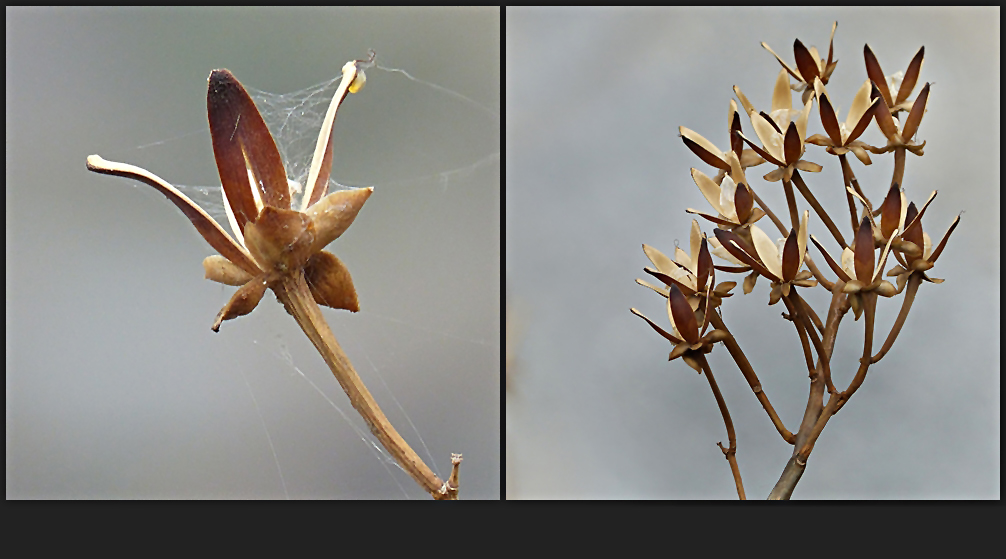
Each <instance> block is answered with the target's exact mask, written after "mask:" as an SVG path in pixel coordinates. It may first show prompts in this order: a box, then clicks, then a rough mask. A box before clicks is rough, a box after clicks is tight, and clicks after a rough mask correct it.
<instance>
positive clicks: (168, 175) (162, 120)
mask: <svg viewBox="0 0 1006 559" xmlns="http://www.w3.org/2000/svg"><path fill="white" fill-rule="evenodd" d="M6 22H7V43H6V52H7V56H6V62H7V64H6V70H7V97H6V99H7V138H6V142H7V143H6V148H7V149H6V155H7V170H6V179H7V192H6V208H7V211H6V217H7V221H6V234H7V242H6V247H7V261H6V262H7V290H6V295H7V307H6V310H7V312H6V332H7V335H6V344H7V345H6V350H7V353H6V356H7V357H6V364H7V377H6V389H7V398H6V443H7V446H6V449H7V462H6V466H7V469H6V473H7V475H6V490H7V493H6V494H7V498H18V499H20V498H284V497H290V498H392V499H395V498H399V499H400V498H428V496H426V495H425V494H424V493H423V491H421V490H420V489H419V487H418V486H417V485H416V484H415V483H414V482H413V481H412V480H411V479H410V478H409V477H408V476H406V475H405V474H404V473H402V472H401V471H399V470H398V469H397V467H396V466H395V465H394V464H392V463H388V460H387V459H386V458H385V457H383V456H382V455H380V454H378V453H377V451H375V450H374V449H373V448H372V443H373V442H375V440H374V437H373V436H371V435H370V434H369V432H368V430H367V427H366V426H365V425H364V423H363V421H362V420H360V419H359V417H358V414H357V413H356V411H355V410H354V409H353V408H352V406H351V405H350V404H349V401H348V399H347V398H346V396H345V394H344V393H343V392H342V390H341V388H340V387H339V386H338V384H337V383H336V382H335V380H334V378H333V377H332V375H331V373H329V372H328V370H327V368H326V367H325V365H324V363H323V362H322V360H321V358H320V357H319V356H318V354H317V352H316V351H315V350H314V348H313V347H312V346H311V345H310V343H309V342H308V340H307V338H306V337H305V336H304V334H303V333H301V332H300V330H299V329H298V327H297V325H296V323H295V322H294V321H293V320H292V319H291V318H290V317H289V316H288V315H287V314H286V313H285V312H284V311H283V309H282V307H281V305H279V304H277V303H276V300H275V297H274V296H273V295H271V294H267V295H266V297H265V298H264V299H263V301H262V303H261V304H260V306H259V308H258V309H256V310H255V312H253V313H252V314H251V315H249V316H246V317H241V318H240V319H237V320H233V321H228V322H226V323H224V325H223V326H222V327H221V329H220V332H219V333H217V334H214V333H213V332H211V331H210V325H211V324H212V322H213V319H214V317H215V315H216V313H217V312H218V311H219V310H220V308H221V307H222V306H223V305H224V304H225V303H226V302H227V300H228V299H229V298H230V296H231V295H232V294H233V292H234V288H231V287H226V286H221V285H219V284H216V283H212V282H209V281H207V280H205V279H203V269H202V265H201V262H202V259H203V258H204V257H206V256H208V255H209V254H212V252H213V251H212V249H211V248H210V247H209V246H208V245H207V244H206V242H205V241H204V240H203V239H202V238H201V237H200V236H199V235H198V233H196V231H195V229H194V228H193V227H192V225H191V224H190V223H189V222H188V220H187V219H185V217H184V216H183V215H182V214H181V213H180V212H179V211H178V210H177V209H176V208H175V207H174V206H173V205H172V204H170V203H169V202H168V201H167V200H165V199H164V197H163V196H161V195H160V194H157V193H156V192H154V191H153V189H151V188H149V187H147V186H143V185H137V184H135V183H132V182H130V181H127V180H124V179H121V178H115V177H108V176H103V175H97V174H93V173H89V172H87V170H86V169H85V166H84V161H85V158H86V157H87V156H88V155H89V154H92V153H97V154H100V155H101V156H103V157H105V158H106V159H110V160H115V161H124V162H128V163H133V164H136V165H140V166H142V167H145V168H147V169H149V170H150V171H152V172H154V173H156V174H158V175H160V176H161V177H163V178H164V179H166V180H168V181H169V182H172V183H174V184H178V185H187V186H207V185H208V186H213V185H219V182H218V181H219V179H218V177H217V171H216V166H215V163H214V160H213V155H212V148H211V145H210V140H209V133H208V127H207V123H206V78H207V76H208V75H209V73H210V71H211V70H212V69H214V68H222V67H225V68H229V69H230V70H231V71H232V72H233V73H234V74H235V75H236V76H237V77H238V78H239V79H240V80H241V81H242V83H244V84H245V85H246V86H247V87H249V88H255V89H257V90H262V91H268V92H273V93H280V94H285V93H289V92H295V91H300V90H304V89H306V88H309V87H311V86H314V85H315V84H318V83H321V82H325V81H328V80H331V79H332V78H336V77H338V76H339V75H340V70H341V68H342V66H343V64H344V63H345V62H346V61H348V60H352V59H356V58H365V57H366V56H367V50H368V49H374V50H375V51H376V52H377V63H378V64H379V65H382V66H385V67H388V68H396V69H401V70H404V71H406V72H408V73H409V74H410V75H412V76H414V77H415V78H417V79H419V80H423V81H425V82H428V83H420V82H417V81H412V80H410V79H408V78H407V77H406V76H405V75H404V74H402V73H399V72H389V71H382V70H380V69H377V68H374V69H370V70H367V77H368V81H367V86H366V88H365V89H363V90H362V91H361V92H360V93H358V94H356V95H352V96H350V97H349V98H348V99H347V100H346V102H345V103H344V104H343V106H342V108H341V109H340V111H339V118H338V121H337V123H336V126H335V146H334V153H335V162H334V166H333V177H334V179H335V180H336V181H338V182H339V183H341V184H344V185H351V186H368V185H373V186H374V187H375V191H374V195H373V196H372V197H371V198H370V200H369V201H368V202H367V204H366V206H365V208H364V209H363V211H362V212H361V214H360V216H359V218H358V219H357V220H356V222H355V223H354V225H353V227H352V228H351V229H350V230H349V231H348V232H347V233H346V234H345V235H344V236H343V237H342V238H340V239H339V240H338V241H336V242H335V243H333V245H331V246H330V250H331V251H332V252H334V253H335V254H337V255H338V256H339V257H340V258H341V259H342V260H343V261H344V262H345V263H346V265H347V266H348V268H349V269H350V271H351V273H352V275H353V279H354V282H355V284H356V287H357V290H358V292H359V295H360V302H361V307H362V311H361V312H360V313H358V314H351V313H348V312H345V311H332V310H330V309H327V310H325V311H324V314H325V316H326V318H327V319H328V321H329V323H330V324H331V325H332V328H333V329H334V331H335V333H336V336H337V337H338V338H339V340H340V341H341V343H342V345H343V347H344V349H345V350H346V352H347V353H348V355H349V357H350V359H351V360H352V361H353V362H354V364H355V365H356V368H357V369H358V370H359V372H360V374H361V376H362V377H363V379H364V381H365V382H366V383H367V385H368V386H369V387H370V388H371V391H372V392H373V393H374V395H375V397H376V398H377V400H378V402H379V403H380V405H381V406H382V408H383V409H384V410H385V412H386V413H387V414H388V415H389V417H390V418H391V420H392V422H393V423H394V424H395V425H396V426H397V428H398V429H399V431H400V432H401V433H402V435H403V436H404V437H405V438H406V439H407V440H408V441H409V442H410V443H411V444H412V445H413V447H414V448H416V450H417V451H418V452H419V453H420V455H421V456H423V457H424V458H425V459H426V460H427V461H428V463H429V462H432V463H430V466H431V467H433V468H434V469H436V470H437V471H438V473H439V474H440V475H441V476H442V477H445V478H446V476H447V475H449V474H450V456H451V453H455V452H461V453H463V454H464V463H463V465H462V470H461V482H462V486H461V496H462V498H467V499H474V498H498V497H499V496H500V462H501V457H500V447H501V446H502V445H501V443H500V437H499V433H500V401H501V397H500V388H499V387H500V381H499V374H500V365H499V363H500V361H501V354H500V349H499V347H500V343H499V340H500V322H501V320H500V301H501V299H502V296H501V294H500V277H501V274H500V260H501V258H500V250H499V246H500V238H499V230H500V221H499V216H500V213H501V212H500V205H499V199H500V197H499V175H500V169H499V167H500V165H499V151H500V137H501V134H500V129H499V128H500V127H499V103H500V101H499V100H500V89H499V87H500V84H499V81H500V80H499V76H500V35H499V32H500V11H499V10H498V9H496V8H492V9H489V8H476V9H433V10H425V9H25V8H14V9H12V8H8V9H7V11H6ZM333 89H334V86H333V87H332V88H330V89H329V90H328V91H329V95H330V94H331V91H332V90H333ZM287 99H289V98H287ZM325 105H327V103H326V104H325ZM325 105H323V106H322V108H321V110H320V112H316V113H313V118H314V119H315V122H314V125H313V126H309V127H307V128H306V129H304V130H303V132H304V133H303V134H302V136H305V137H307V138H308V139H309V142H308V145H309V147H307V148H306V149H308V150H313V146H314V137H315V136H316V134H317V129H318V126H319V125H320V118H321V115H323V114H324V109H325ZM267 116H268V115H267ZM307 117H308V118H307V120H308V121H310V120H311V117H312V113H309V114H308V115H307ZM302 124H303V123H302ZM299 149H301V150H303V149H305V148H303V147H301V148H299ZM187 192H190V193H191V192H193V191H192V190H188V191H187ZM301 373H303V375H304V376H303V377H302V376H301ZM306 379H309V380H306ZM312 383H313V384H314V385H316V386H317V388H318V391H316V389H315V388H314V387H313V386H312ZM319 391H320V392H321V394H319ZM329 400H330V401H331V404H330V403H329ZM333 404H334V406H336V407H337V408H338V410H337V409H335V407H333ZM403 410H404V412H403ZM340 411H341V412H343V413H345V414H346V416H348V417H349V419H348V420H347V419H344V418H343V417H342V416H341V415H340ZM413 426H414V427H413ZM427 448H428V452H427ZM429 455H431V456H432V459H431V458H428V457H427V456H429Z"/></svg>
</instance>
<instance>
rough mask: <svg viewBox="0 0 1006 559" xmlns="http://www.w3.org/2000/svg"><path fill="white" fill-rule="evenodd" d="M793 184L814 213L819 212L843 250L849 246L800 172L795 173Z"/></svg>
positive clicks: (819, 215)
mask: <svg viewBox="0 0 1006 559" xmlns="http://www.w3.org/2000/svg"><path fill="white" fill-rule="evenodd" d="M793 184H795V185H796V187H797V188H798V189H799V190H800V194H803V197H804V198H806V199H807V202H808V203H809V204H810V207H812V208H814V211H815V212H817V215H818V217H820V218H821V221H823V222H824V224H825V226H827V227H828V230H829V231H831V234H832V236H834V237H835V240H836V241H838V244H839V245H841V246H842V248H845V247H847V246H849V245H847V244H845V238H844V237H842V233H841V231H839V230H838V227H837V226H836V225H835V222H834V221H832V220H831V216H830V215H828V212H826V211H824V208H822V207H821V203H820V202H818V201H817V198H816V197H815V196H814V193H813V192H811V191H810V189H809V188H807V183H805V182H803V177H802V176H800V171H793Z"/></svg>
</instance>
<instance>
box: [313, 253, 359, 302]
mask: <svg viewBox="0 0 1006 559" xmlns="http://www.w3.org/2000/svg"><path fill="white" fill-rule="evenodd" d="M304 277H305V278H306V279H307V284H308V286H310V287H311V294H312V295H314V300H315V301H317V303H318V304H319V305H325V306H328V307H332V308H333V309H346V310H347V311H352V312H359V310H360V303H359V301H358V300H357V297H356V288H355V287H353V278H352V277H350V275H349V270H348V269H347V268H346V265H345V264H343V263H342V261H341V260H339V259H338V258H337V257H336V256H335V255H334V254H332V253H330V252H327V251H324V250H323V251H321V252H319V253H317V254H315V255H313V256H311V258H310V260H308V261H307V266H305V267H304Z"/></svg>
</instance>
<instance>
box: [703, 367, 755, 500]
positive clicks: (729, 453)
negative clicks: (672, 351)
mask: <svg viewBox="0 0 1006 559" xmlns="http://www.w3.org/2000/svg"><path fill="white" fill-rule="evenodd" d="M696 360H697V361H698V362H699V363H700V364H701V365H702V372H703V373H705V375H706V380H708V381H709V388H711V389H712V390H713V396H714V397H715V398H716V405H717V406H719V408H720V413H721V414H722V415H723V423H724V424H725V425H726V428H727V440H728V441H729V443H730V446H729V447H728V448H723V444H722V443H716V445H717V446H719V447H720V450H721V451H723V455H724V456H726V459H727V461H728V462H730V471H731V472H732V473H733V476H734V484H735V485H736V486H737V496H738V497H739V498H740V499H741V500H742V501H743V500H745V499H747V497H745V496H744V482H743V481H741V471H740V468H739V467H738V466H737V436H736V434H735V433H734V422H733V421H731V419H730V412H729V411H727V403H726V402H725V401H724V400H723V395H722V394H720V388H719V386H717V385H716V379H715V378H713V370H712V369H711V368H709V362H708V361H706V356H705V355H702V354H699V355H698V356H697V359H696Z"/></svg>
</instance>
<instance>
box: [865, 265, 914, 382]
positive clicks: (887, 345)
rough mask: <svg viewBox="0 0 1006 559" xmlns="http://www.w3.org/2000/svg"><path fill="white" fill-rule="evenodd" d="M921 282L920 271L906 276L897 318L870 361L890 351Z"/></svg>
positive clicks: (874, 360)
mask: <svg viewBox="0 0 1006 559" xmlns="http://www.w3.org/2000/svg"><path fill="white" fill-rule="evenodd" d="M921 283H922V273H921V272H915V273H913V274H912V275H911V276H909V278H908V288H907V289H906V290H905V300H904V301H903V302H902V304H901V312H900V313H898V318H897V320H895V321H894V326H892V327H891V333H890V334H888V335H887V341H885V342H884V346H883V347H882V348H880V351H878V352H877V354H876V355H874V356H873V358H872V359H870V363H876V362H877V361H880V360H881V359H883V357H884V356H885V355H887V352H888V351H891V346H893V345H894V340H895V339H896V338H897V337H898V334H900V333H901V328H902V327H903V326H904V325H905V320H906V319H907V318H908V311H910V310H912V303H913V302H914V301H915V294H916V293H918V291H919V285H920V284H921Z"/></svg>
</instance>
